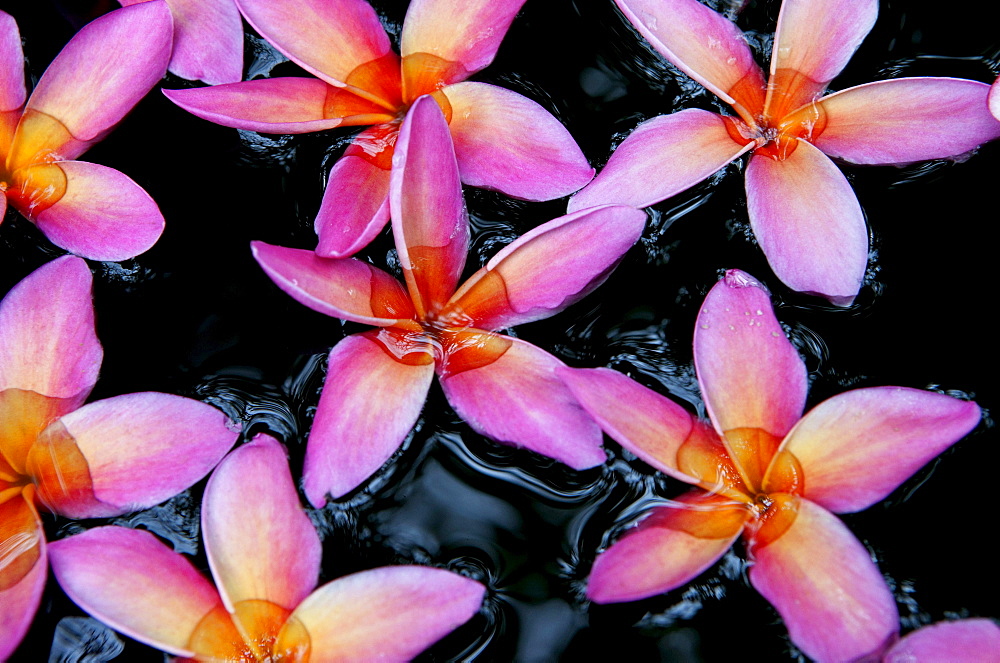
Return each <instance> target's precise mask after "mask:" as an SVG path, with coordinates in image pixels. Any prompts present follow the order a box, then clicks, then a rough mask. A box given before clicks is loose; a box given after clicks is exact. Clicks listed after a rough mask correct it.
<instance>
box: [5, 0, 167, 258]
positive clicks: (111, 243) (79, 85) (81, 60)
mask: <svg viewBox="0 0 1000 663" xmlns="http://www.w3.org/2000/svg"><path fill="white" fill-rule="evenodd" d="M171 25H172V23H171V18H170V11H169V10H168V9H167V6H166V5H165V4H164V2H163V0H153V1H152V2H144V3H142V4H140V5H136V6H134V7H125V8H123V9H118V10H115V11H113V12H110V13H108V14H105V15H104V16H102V17H100V18H98V19H96V20H94V21H92V22H91V23H89V24H87V25H86V26H84V27H83V29H81V30H80V32H78V33H77V34H76V35H75V36H74V37H73V39H71V40H70V42H69V43H68V44H66V47H65V48H63V50H62V51H61V52H60V53H59V55H57V56H56V58H55V60H53V61H52V64H50V65H49V68H48V69H46V70H45V73H44V74H42V77H41V79H40V80H39V81H38V85H37V86H35V90H34V91H33V92H32V94H31V97H30V98H28V97H27V92H26V89H25V86H24V56H23V55H22V53H21V37H20V34H19V32H18V29H17V24H16V23H15V22H14V19H13V18H11V17H10V16H9V15H8V14H5V13H3V12H0V70H2V72H3V74H2V75H0V158H2V159H3V163H2V165H0V221H2V218H3V214H2V213H3V211H4V210H5V209H6V205H7V202H8V201H9V202H10V204H11V205H13V206H14V207H15V208H16V209H17V211H19V212H20V213H21V214H22V215H24V216H25V217H26V218H28V219H29V220H30V221H32V222H33V223H34V224H35V225H36V226H38V228H39V230H41V231H42V232H43V233H45V236H46V237H48V238H49V240H50V241H51V242H52V243H53V244H55V245H56V246H60V247H62V248H64V249H66V250H68V251H71V252H72V253H76V254H78V255H81V256H83V257H85V258H90V259H92V260H124V259H126V258H132V257H135V256H137V255H139V254H140V253H142V252H143V251H146V250H147V249H149V248H150V247H151V246H153V244H155V243H156V240H157V239H159V237H160V234H161V233H162V232H163V216H162V215H161V214H160V210H159V208H158V207H157V206H156V203H155V202H153V199H152V198H150V197H149V194H148V193H146V192H145V191H144V190H143V189H142V188H140V187H139V185H137V184H136V183H135V182H133V181H132V180H131V179H129V178H128V177H126V176H125V175H124V174H122V173H120V172H118V171H117V170H114V169H113V168H108V167H107V166H100V165H98V164H94V163H88V162H85V161H74V160H73V159H75V158H76V157H78V156H80V155H81V154H83V153H84V152H85V151H86V150H87V149H88V148H89V147H90V146H91V145H93V144H94V143H97V142H98V141H100V140H101V139H102V138H104V136H105V135H106V134H107V133H108V132H109V131H110V130H111V129H112V128H113V127H114V126H115V125H116V124H117V123H118V122H119V121H120V120H121V119H122V118H123V117H124V116H125V114H126V113H128V112H129V111H130V110H131V109H132V107H133V106H135V104H136V103H137V102H138V101H139V100H140V99H142V97H144V96H145V95H146V93H147V92H149V90H150V89H151V88H152V87H153V85H155V84H156V82H157V81H159V80H160V79H161V78H162V77H163V74H164V72H165V71H166V68H167V62H168V61H169V60H170V42H171V39H172V30H173V28H172V27H171ZM25 99H27V104H25Z"/></svg>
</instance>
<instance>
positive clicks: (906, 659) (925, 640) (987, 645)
mask: <svg viewBox="0 0 1000 663" xmlns="http://www.w3.org/2000/svg"><path fill="white" fill-rule="evenodd" d="M998 652H1000V626H997V625H996V622H994V621H993V620H992V619H957V620H955V621H953V622H938V623H937V624H931V625H930V626H924V627H923V628H920V629H918V630H916V631H914V632H913V633H910V634H909V635H907V636H906V637H905V638H903V639H902V640H900V641H899V642H897V643H896V644H895V645H893V646H892V647H891V648H890V649H889V651H888V652H886V654H885V656H883V657H882V663H916V662H919V663H951V662H952V661H961V662H962V663H996V660H997V653H998Z"/></svg>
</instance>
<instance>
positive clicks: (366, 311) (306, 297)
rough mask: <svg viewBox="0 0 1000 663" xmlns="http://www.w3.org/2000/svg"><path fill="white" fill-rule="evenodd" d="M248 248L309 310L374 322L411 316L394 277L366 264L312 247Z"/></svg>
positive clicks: (407, 300)
mask: <svg viewBox="0 0 1000 663" xmlns="http://www.w3.org/2000/svg"><path fill="white" fill-rule="evenodd" d="M250 246H251V250H252V251H253V256H254V258H255V259H256V260H257V262H258V263H259V264H260V266H261V268H262V269H263V270H264V271H265V272H266V273H267V275H268V276H270V277H271V280H272V281H274V282H275V283H276V284H277V286H278V287H279V288H281V289H282V290H284V291H285V292H286V293H288V294H289V295H291V296H292V298H293V299H295V300H296V301H298V302H301V303H302V304H305V305H306V306H308V307H309V308H311V309H312V310H314V311H319V312H320V313H323V314H326V315H329V316H333V317H335V318H343V319H344V320H351V321H353V322H362V323H365V324H370V325H379V326H388V325H391V324H393V323H395V322H396V320H398V319H412V318H413V305H412V304H411V303H410V298H409V295H407V294H406V290H404V289H403V286H402V285H401V284H400V283H399V281H397V280H396V279H394V278H393V277H391V276H389V275H388V274H386V273H385V272H383V271H382V270H380V269H378V268H376V267H372V266H371V265H369V264H367V263H364V262H361V261H360V260H354V259H347V258H344V259H333V258H320V257H319V256H317V255H316V254H315V253H313V252H312V251H306V250H304V249H289V248H285V247H283V246H273V245H271V244H265V243H264V242H251V244H250Z"/></svg>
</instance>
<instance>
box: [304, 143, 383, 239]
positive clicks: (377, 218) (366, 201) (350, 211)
mask: <svg viewBox="0 0 1000 663" xmlns="http://www.w3.org/2000/svg"><path fill="white" fill-rule="evenodd" d="M365 134H366V132H362V133H361V134H359V135H358V136H357V137H355V139H354V142H355V144H361V145H364V144H365V141H364V136H365ZM348 149H350V148H348ZM362 149H364V147H362ZM389 177H390V174H389V170H388V169H386V168H382V167H380V166H378V165H377V164H374V163H372V162H371V161H369V160H368V159H366V158H363V157H360V156H354V155H348V156H344V157H341V159H340V160H339V161H337V163H335V164H333V168H331V169H330V177H329V178H327V181H326V190H325V191H324V192H323V202H322V203H321V204H320V208H319V212H317V214H316V222H315V226H316V234H317V235H318V236H319V243H318V245H317V246H316V253H317V254H318V255H320V256H322V257H324V258H346V257H349V256H352V255H354V254H355V253H357V252H358V251H360V250H361V249H363V248H364V247H366V246H368V244H369V242H371V241H372V240H373V239H375V237H376V236H377V235H378V234H379V233H380V232H382V229H383V228H385V224H387V223H388V222H389Z"/></svg>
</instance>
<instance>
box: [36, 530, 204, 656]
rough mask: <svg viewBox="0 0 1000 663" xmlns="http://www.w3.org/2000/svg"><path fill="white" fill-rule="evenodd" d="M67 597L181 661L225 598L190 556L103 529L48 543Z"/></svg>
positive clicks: (141, 536) (138, 535)
mask: <svg viewBox="0 0 1000 663" xmlns="http://www.w3.org/2000/svg"><path fill="white" fill-rule="evenodd" d="M49 553H50V558H51V561H52V573H53V574H55V576H56V578H57V579H58V580H59V584H60V585H61V586H62V588H63V591H65V592H66V594H68V595H69V597H70V598H71V599H73V601H74V602H75V603H76V604H77V605H79V606H80V607H81V608H83V609H84V610H85V611H87V612H88V613H90V614H91V615H93V616H94V617H95V618H96V619H98V620H100V621H102V622H104V623H105V624H107V625H108V626H110V627H111V628H113V629H115V630H117V631H121V632H122V633H124V634H125V635H127V636H129V637H131V638H135V639H136V640H138V641H140V642H144V643H146V644H149V645H152V646H153V647H156V648H157V649H162V650H163V651H166V652H168V653H170V654H173V655H175V656H192V655H193V654H194V652H192V651H190V650H189V649H187V647H188V640H189V638H190V637H191V634H192V633H193V632H194V630H195V627H197V626H198V623H199V622H200V621H201V619H202V618H203V617H205V616H206V615H207V614H208V613H209V612H211V611H212V610H214V609H215V608H216V607H217V606H220V605H221V603H222V600H221V599H220V598H219V594H218V592H216V591H215V588H214V587H213V586H212V584H211V583H210V582H208V580H207V579H205V577H204V576H203V575H201V573H199V572H198V571H197V570H196V569H195V568H194V566H193V565H192V564H191V562H189V561H188V560H187V558H185V557H183V556H182V555H179V554H177V553H175V552H173V551H172V550H170V549H169V548H167V547H166V546H165V545H163V544H162V543H160V542H159V541H158V540H157V539H156V537H154V536H153V535H152V534H150V533H149V532H145V531H141V530H133V529H128V528H125V527H97V528H95V529H91V530H88V531H86V532H84V533H82V534H77V535H76V536H71V537H68V538H65V539H62V540H60V541H56V542H54V543H51V544H49Z"/></svg>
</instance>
